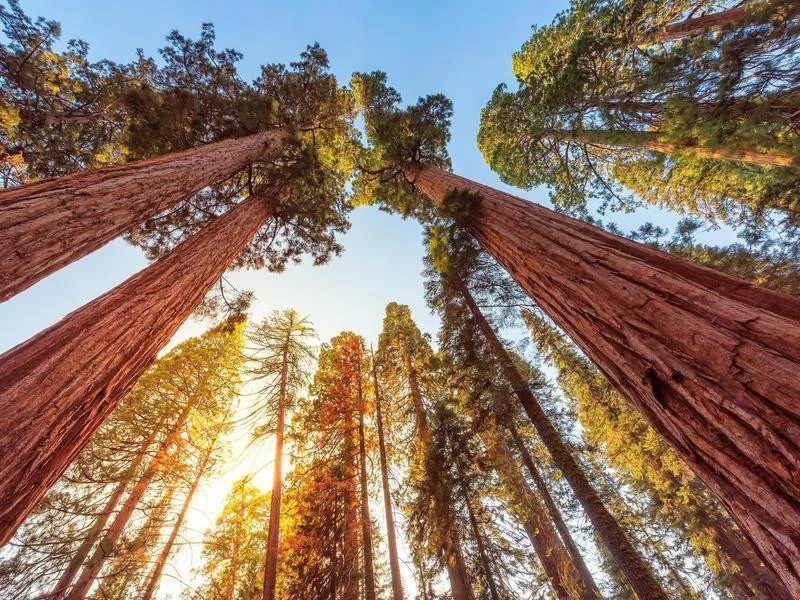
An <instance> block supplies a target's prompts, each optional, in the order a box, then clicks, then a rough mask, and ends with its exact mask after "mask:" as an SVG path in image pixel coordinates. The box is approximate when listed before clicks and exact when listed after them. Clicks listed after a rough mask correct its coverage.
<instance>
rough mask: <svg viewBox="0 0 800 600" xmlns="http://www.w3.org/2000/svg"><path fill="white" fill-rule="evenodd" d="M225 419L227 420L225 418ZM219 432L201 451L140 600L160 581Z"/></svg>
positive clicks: (150, 594)
mask: <svg viewBox="0 0 800 600" xmlns="http://www.w3.org/2000/svg"><path fill="white" fill-rule="evenodd" d="M225 421H227V418H226V419H225ZM221 432H222V427H220V428H219V429H218V430H217V432H216V433H215V434H214V438H213V439H212V440H211V442H210V443H209V445H208V448H207V449H206V451H205V452H204V453H203V458H202V459H201V460H200V464H199V465H198V466H197V473H196V474H195V477H194V481H192V486H191V487H190V488H189V491H188V492H187V493H186V498H184V500H183V506H181V512H180V513H178V518H177V519H175V522H174V523H173V525H172V530H171V531H170V534H169V537H168V538H167V541H166V543H165V544H164V547H163V548H162V549H161V553H160V554H159V555H158V559H157V560H156V562H155V564H154V565H153V568H152V570H151V571H150V574H149V575H148V577H147V587H146V588H145V590H144V595H143V596H142V600H151V599H152V598H153V594H155V591H156V588H157V587H158V583H159V581H161V575H162V573H163V572H164V567H165V566H166V565H167V559H168V558H169V555H170V553H171V552H172V547H173V546H174V545H175V540H176V539H178V533H179V532H180V530H181V527H182V526H183V522H184V520H185V519H186V513H187V512H188V511H189V506H190V505H191V503H192V499H193V498H194V495H195V493H196V492H197V488H198V486H199V485H200V481H201V480H202V479H203V476H204V475H205V474H206V469H208V465H209V463H210V462H211V457H212V456H213V454H214V450H215V449H216V447H217V441H218V440H219V436H220V433H221Z"/></svg>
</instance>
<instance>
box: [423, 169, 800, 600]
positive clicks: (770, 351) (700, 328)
mask: <svg viewBox="0 0 800 600" xmlns="http://www.w3.org/2000/svg"><path fill="white" fill-rule="evenodd" d="M416 184H417V186H418V187H419V189H421V190H422V191H423V192H424V193H426V194H427V195H428V196H430V197H431V198H432V199H433V200H434V201H441V200H442V199H443V198H444V196H445V195H446V194H447V193H448V192H450V191H456V190H461V191H471V192H473V193H475V194H477V195H478V196H479V197H480V198H481V199H480V201H479V202H478V206H477V207H476V210H475V214H474V216H473V217H472V218H471V220H470V222H469V223H468V224H467V225H468V228H469V230H470V232H471V233H472V234H473V235H474V236H475V239H476V240H477V241H478V242H479V243H480V244H481V246H482V247H483V248H484V249H485V250H486V251H487V252H488V253H489V254H490V255H492V256H493V257H494V258H495V259H496V260H497V261H498V262H499V263H500V264H501V265H502V266H503V267H504V268H505V269H506V270H507V271H508V272H509V274H510V275H511V276H512V277H513V278H514V279H515V280H516V281H517V283H519V284H520V286H521V287H522V288H523V289H524V290H525V291H526V293H527V294H528V295H529V296H530V297H531V298H532V299H533V300H535V301H536V303H537V304H538V305H539V306H540V307H541V309H542V310H543V311H544V312H546V313H547V314H548V315H549V316H550V318H551V319H553V321H555V323H556V324H557V325H558V326H559V327H561V329H563V330H564V331H565V332H566V333H567V334H568V335H569V336H570V337H571V338H572V339H573V340H574V341H575V342H576V343H577V344H578V346H579V347H580V348H581V350H583V352H584V353H585V354H586V355H587V356H588V357H589V358H590V359H591V360H592V362H594V364H595V365H597V367H598V368H599V369H600V370H601V371H602V372H603V374H604V375H605V376H606V377H607V378H608V380H609V381H610V382H611V384H612V385H613V386H614V387H615V388H616V389H617V391H618V392H619V393H620V394H621V395H622V396H623V397H624V398H625V399H626V400H627V402H628V403H629V404H630V405H631V406H633V407H634V408H636V409H637V410H639V411H640V412H641V413H642V415H643V416H644V417H645V419H646V420H647V422H648V423H649V424H650V425H651V426H652V427H653V428H654V429H655V430H656V431H658V432H659V433H660V434H661V435H662V436H663V437H664V439H665V440H666V441H667V442H668V443H669V445H670V446H672V447H673V448H674V449H675V451H676V452H677V453H678V455H679V456H681V458H683V460H685V461H686V463H687V464H688V465H689V466H690V467H691V468H692V469H693V470H694V472H695V473H696V474H697V475H698V476H699V477H700V478H701V479H702V480H703V481H705V483H706V484H707V485H708V486H709V488H710V489H711V490H712V492H713V493H714V494H715V495H716V496H717V498H718V499H719V500H720V501H721V502H722V504H723V505H724V506H725V507H726V508H727V509H728V510H729V512H730V513H731V515H732V516H733V517H734V519H735V520H736V522H737V524H738V525H739V527H740V528H741V530H742V531H743V532H744V533H745V535H746V536H748V537H749V538H750V540H751V541H752V542H753V543H754V545H755V546H756V547H757V548H758V551H759V553H760V554H761V556H762V558H763V559H764V562H765V564H767V565H769V566H770V567H771V568H772V569H773V570H775V572H776V573H777V574H778V576H779V577H780V578H781V580H782V581H783V583H784V585H786V587H787V588H788V590H789V592H790V595H791V596H793V597H800V480H798V477H797V473H798V467H799V466H800V405H798V398H800V377H798V376H797V374H798V373H799V372H800V299H798V298H795V297H792V296H789V295H786V294H781V293H779V292H774V291H771V290H767V289H763V288H759V287H757V286H755V285H753V284H750V283H747V282H745V281H742V280H740V279H736V278H734V277H730V276H728V275H724V274H722V273H718V272H716V271H713V270H711V269H707V268H705V267H700V266H698V265H695V264H693V263H691V262H689V261H686V260H683V259H680V258H677V257H675V256H671V255H669V254H666V253H663V252H660V251H658V250H654V249H652V248H649V247H647V246H644V245H642V244H637V243H636V242H632V241H630V240H626V239H624V238H620V237H618V236H615V235H612V234H610V233H607V232H605V231H603V230H601V229H599V228H597V227H594V226H592V225H589V224H588V223H584V222H582V221H578V220H576V219H572V218H570V217H567V216H564V215H561V214H558V213H554V212H553V211H550V210H547V209H545V208H543V207H541V206H537V205H536V204H533V203H531V202H526V201H524V200H521V199H520V198H516V197H514V196H511V195H509V194H504V193H502V192H499V191H497V190H494V189H492V188H489V187H487V186H482V185H480V184H476V183H473V182H470V181H469V180H466V179H463V178H461V177H458V176H457V175H452V174H450V173H445V172H444V171H441V170H439V169H435V168H432V167H424V168H422V169H421V170H420V171H418V173H417V174H416Z"/></svg>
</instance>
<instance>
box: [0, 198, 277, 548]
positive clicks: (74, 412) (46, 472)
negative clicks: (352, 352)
mask: <svg viewBox="0 0 800 600" xmlns="http://www.w3.org/2000/svg"><path fill="white" fill-rule="evenodd" d="M278 193H279V192H276V196H275V197H274V198H269V199H267V198H265V197H264V196H256V197H253V198H250V199H248V200H246V201H245V202H243V203H242V204H240V205H238V206H237V207H235V208H233V209H232V210H231V211H230V212H229V213H228V214H226V215H224V216H223V217H219V218H217V219H215V220H214V221H213V222H212V223H211V224H209V225H208V226H206V227H205V228H203V229H202V230H201V231H200V232H199V233H197V234H196V235H194V236H192V237H191V238H189V239H188V240H186V241H185V242H183V243H182V244H180V245H179V246H178V247H177V248H175V249H174V250H172V251H171V252H170V253H169V254H167V255H166V256H164V257H163V258H162V259H160V260H158V261H157V262H155V263H154V264H152V265H150V266H149V267H147V268H146V269H144V270H143V271H141V272H140V273H138V274H136V275H134V276H133V277H131V278H130V279H128V280H127V281H126V282H124V283H123V284H121V285H119V286H117V287H116V288H114V289H113V290H111V291H110V292H108V293H106V294H104V295H103V296H100V297H99V298H97V299H96V300H94V301H92V302H90V303H89V304H86V305H84V306H83V307H82V308H79V309H78V310H76V311H75V312H73V313H71V314H70V315H68V316H66V317H65V318H64V319H62V320H61V321H60V322H58V323H57V324H55V325H53V326H52V327H50V328H48V329H46V330H44V331H42V332H41V333H39V334H37V335H36V336H34V337H33V338H31V339H29V340H28V341H27V342H24V343H23V344H20V345H19V346H17V347H15V348H12V349H11V350H9V351H8V352H6V353H5V354H3V355H2V356H0V382H2V385H3V394H2V395H1V396H0V545H2V544H5V543H6V542H7V541H8V540H9V539H10V538H11V536H12V535H13V534H14V532H15V531H16V529H17V528H18V527H19V525H20V524H21V523H22V521H23V520H24V519H25V517H26V516H27V515H28V513H29V512H30V511H31V510H32V509H33V508H34V507H35V506H36V503H37V502H38V501H39V500H40V499H41V498H42V496H43V495H44V493H45V492H46V491H47V490H48V489H49V488H50V487H51V486H52V485H53V484H54V483H55V482H56V481H57V480H58V478H59V477H60V476H61V474H62V473H63V472H64V470H65V469H66V468H67V466H68V465H69V464H70V462H72V459H73V458H75V456H76V455H77V454H78V453H79V452H80V451H81V449H82V448H83V447H84V446H85V445H86V443H87V442H88V440H89V439H90V438H91V436H92V434H93V433H94V432H95V431H96V430H97V428H98V427H99V426H100V425H101V424H102V423H103V421H104V420H105V419H106V417H107V416H108V415H109V414H110V413H111V411H113V410H114V408H115V407H116V406H117V404H119V402H120V401H121V400H122V398H124V396H125V394H126V393H127V392H128V390H130V388H131V387H132V386H133V385H134V383H136V380H137V379H138V378H139V376H140V375H141V374H142V373H143V372H144V371H145V370H146V369H147V367H149V366H150V364H151V363H152V362H153V361H154V360H155V359H156V356H157V354H158V352H159V351H160V350H161V349H162V348H163V347H164V346H165V345H166V344H167V342H168V341H169V340H170V338H171V337H172V336H173V334H174V333H175V331H177V329H178V327H180V325H181V324H182V323H183V321H184V320H185V319H186V318H187V317H188V316H189V315H190V314H191V313H192V311H193V310H194V309H195V308H196V307H197V305H198V304H199V303H200V301H201V300H202V299H203V297H204V296H205V294H206V292H207V291H208V290H209V289H211V287H213V285H214V284H215V283H216V282H217V281H218V280H219V278H220V277H221V276H222V274H223V273H224V272H225V270H226V269H227V268H228V266H229V265H230V264H231V262H233V260H234V258H236V256H237V255H238V254H239V252H241V250H242V248H244V247H245V246H246V245H247V243H248V242H249V241H250V239H252V237H253V235H254V234H255V233H256V231H258V229H259V228H260V227H261V226H262V225H263V223H264V222H266V220H267V219H268V218H269V217H270V216H271V215H272V214H273V212H274V210H275V207H276V206H277V203H278V201H277V197H278V196H277V194H278Z"/></svg>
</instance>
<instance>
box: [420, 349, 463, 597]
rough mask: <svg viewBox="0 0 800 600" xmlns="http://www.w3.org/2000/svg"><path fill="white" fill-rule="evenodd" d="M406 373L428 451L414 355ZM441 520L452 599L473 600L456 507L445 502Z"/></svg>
mask: <svg viewBox="0 0 800 600" xmlns="http://www.w3.org/2000/svg"><path fill="white" fill-rule="evenodd" d="M405 362H406V373H407V375H408V386H409V388H410V389H411V401H412V403H413V405H414V412H415V414H416V421H417V433H418V435H419V439H420V443H421V444H422V447H423V448H424V449H425V451H426V452H427V451H428V449H429V448H430V447H431V433H430V429H428V418H427V415H426V412H425V404H424V403H423V402H422V392H421V391H420V389H419V381H418V380H417V372H416V370H415V369H414V365H413V363H412V362H411V356H410V355H409V354H406V355H405ZM438 509H439V511H440V513H441V517H442V519H443V521H444V523H445V534H444V539H443V540H442V541H441V545H442V551H443V552H444V555H445V564H446V566H447V576H448V579H449V580H450V591H451V593H452V594H453V600H472V599H473V593H472V588H471V586H470V585H469V579H468V577H469V576H468V574H467V567H466V564H465V563H464V553H463V551H462V550H461V542H460V541H459V539H458V533H457V532H456V530H455V518H454V515H453V507H452V506H450V504H449V503H448V502H443V503H442V505H441V506H439V507H438Z"/></svg>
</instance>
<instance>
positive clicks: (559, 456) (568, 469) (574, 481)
mask: <svg viewBox="0 0 800 600" xmlns="http://www.w3.org/2000/svg"><path fill="white" fill-rule="evenodd" d="M457 286H458V288H459V291H460V293H461V295H462V296H463V298H464V302H465V303H466V305H467V307H468V308H469V310H470V313H472V317H473V319H474V320H475V323H476V324H477V325H478V328H479V329H480V330H481V332H482V333H483V335H484V337H485V338H486V341H487V343H488V345H489V348H490V349H491V351H492V353H493V354H494V356H495V359H496V360H497V362H498V364H499V365H500V367H501V368H502V369H503V373H504V374H505V376H506V378H507V379H508V381H509V383H510V384H511V387H512V389H513V390H514V393H515V394H516V395H517V397H518V398H519V400H520V402H521V403H522V405H523V407H524V408H525V412H527V413H528V417H529V418H530V420H531V422H532V423H533V426H534V428H535V429H536V431H537V433H538V434H539V437H540V438H541V439H542V442H544V445H545V446H546V447H547V450H548V451H549V452H550V454H551V456H552V457H553V462H554V463H555V465H556V466H557V467H558V468H559V469H560V470H561V472H562V473H563V474H564V477H565V478H566V480H567V481H568V482H569V484H570V487H572V490H573V491H574V492H575V495H576V496H577V498H578V500H579V501H580V503H581V506H583V508H584V510H585V511H586V515H587V516H588V517H589V520H590V521H591V522H592V525H594V527H595V529H596V530H597V532H598V534H599V535H600V537H601V538H602V539H603V542H604V543H605V544H606V546H607V547H608V549H609V551H610V552H611V554H612V556H614V559H615V560H616V561H617V563H618V564H619V566H620V569H622V572H623V573H624V574H625V576H626V578H627V579H628V583H630V585H631V587H632V588H633V589H634V591H635V592H636V593H637V595H638V596H639V598H642V599H647V600H655V599H657V598H663V599H664V600H666V599H667V595H666V593H665V592H664V590H663V589H662V588H661V585H660V584H659V582H658V580H657V579H656V578H655V576H654V575H653V573H652V571H651V570H650V567H649V565H648V564H647V562H646V561H645V560H644V559H643V558H642V556H641V555H640V554H639V552H637V551H636V549H635V548H634V547H633V544H631V542H630V540H629V539H628V538H627V536H626V535H625V532H624V531H623V530H622V528H621V527H620V525H619V523H618V522H617V520H616V519H615V518H614V516H613V515H612V514H611V513H610V512H609V511H608V509H607V508H606V507H605V505H604V504H603V501H602V500H601V499H600V496H599V495H598V493H597V491H596V490H595V489H594V488H593V487H592V484H591V483H590V482H589V479H588V478H587V477H586V474H585V473H584V472H583V470H582V469H581V467H580V465H579V464H578V462H577V461H576V460H575V458H574V457H573V456H572V452H571V451H570V448H569V447H568V446H567V444H566V443H564V441H563V440H562V439H561V435H560V434H559V432H558V430H557V429H556V428H555V427H554V426H553V424H552V423H551V422H550V419H549V418H548V417H547V415H546V414H545V412H544V411H543V410H542V407H541V406H540V405H539V402H538V401H537V400H536V398H535V397H534V395H533V394H532V393H531V390H530V387H529V386H528V383H527V382H526V381H525V379H524V378H523V377H522V375H521V374H520V372H519V371H518V370H517V368H516V366H515V365H514V362H513V361H512V360H511V357H510V356H509V355H508V353H507V352H506V349H505V348H504V347H503V344H502V343H501V342H500V340H499V339H498V338H497V336H496V335H495V333H494V330H493V329H492V327H491V325H489V322H488V321H487V320H486V317H484V316H483V313H482V312H481V310H480V308H478V305H477V304H476V303H475V300H474V299H473V298H472V294H471V293H470V291H469V290H468V289H467V286H466V284H465V283H464V282H463V281H459V282H458V283H457Z"/></svg>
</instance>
